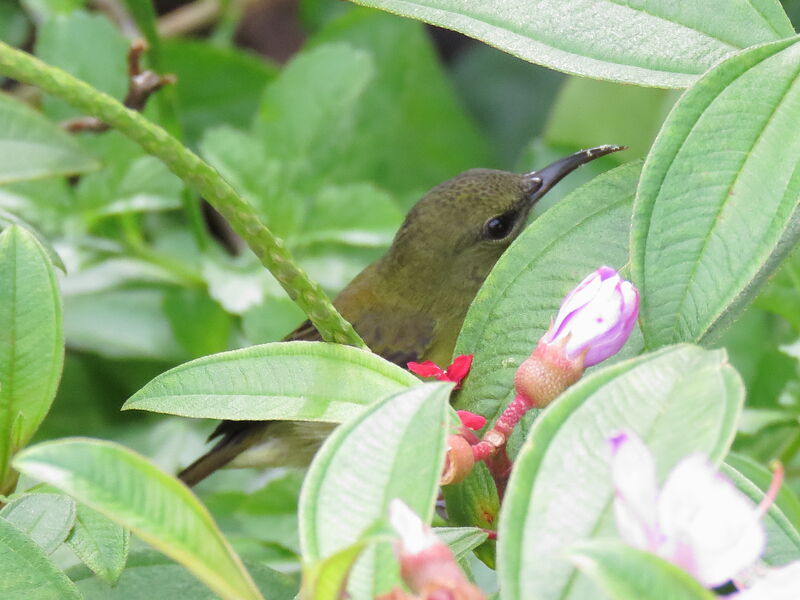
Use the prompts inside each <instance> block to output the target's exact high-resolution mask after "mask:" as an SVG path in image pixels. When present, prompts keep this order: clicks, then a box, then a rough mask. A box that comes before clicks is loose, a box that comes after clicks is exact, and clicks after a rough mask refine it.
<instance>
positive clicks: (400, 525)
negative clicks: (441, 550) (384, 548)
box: [389, 498, 441, 554]
mask: <svg viewBox="0 0 800 600" xmlns="http://www.w3.org/2000/svg"><path fill="white" fill-rule="evenodd" d="M389 523H390V524H391V525H392V529H394V530H395V532H397V535H398V536H400V543H401V544H402V547H403V551H404V552H405V553H407V554H419V553H420V552H422V551H423V550H426V549H428V548H430V547H431V546H436V545H437V544H439V543H441V542H439V538H437V537H436V535H435V534H434V533H433V531H431V529H430V527H428V526H427V525H426V524H425V523H423V522H422V519H420V518H419V517H418V516H417V515H416V513H414V511H412V510H411V509H410V508H409V507H408V505H407V504H406V503H405V502H403V501H402V500H400V499H399V498H395V499H394V500H392V501H391V502H389Z"/></svg>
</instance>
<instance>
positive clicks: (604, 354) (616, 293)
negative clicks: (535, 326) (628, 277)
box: [540, 267, 639, 367]
mask: <svg viewBox="0 0 800 600" xmlns="http://www.w3.org/2000/svg"><path fill="white" fill-rule="evenodd" d="M638 315H639V291H638V290H637V289H636V288H635V287H634V286H633V284H632V283H631V282H629V281H625V280H624V279H622V277H620V276H619V273H617V272H616V271H615V270H614V269H612V268H611V267H600V268H599V269H597V271H595V272H594V273H592V274H591V275H589V276H588V277H586V279H584V280H583V281H581V282H580V283H579V284H578V287H576V288H575V289H574V290H572V292H570V293H569V294H568V295H567V297H566V298H564V301H563V302H562V303H561V308H560V309H559V310H558V315H557V316H556V319H555V321H554V322H553V324H552V325H551V326H550V329H549V330H548V331H547V333H545V334H544V336H542V339H541V342H540V343H544V344H547V345H557V344H561V343H563V344H564V353H565V354H566V356H567V358H569V359H570V360H575V359H577V358H579V357H580V356H581V355H584V356H583V366H585V367H589V366H591V365H595V364H597V363H599V362H602V361H604V360H605V359H607V358H609V357H610V356H613V355H614V354H616V353H617V352H618V351H619V350H620V348H622V346H623V345H624V344H625V342H626V341H627V340H628V337H629V336H630V334H631V331H632V330H633V326H634V325H635V324H636V318H637V317H638Z"/></svg>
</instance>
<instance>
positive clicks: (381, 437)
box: [299, 383, 452, 599]
mask: <svg viewBox="0 0 800 600" xmlns="http://www.w3.org/2000/svg"><path fill="white" fill-rule="evenodd" d="M450 390H452V385H451V384H445V383H429V384H424V385H420V386H417V387H415V388H412V389H410V390H408V391H405V392H401V393H399V394H395V395H392V396H390V397H388V398H386V399H385V400H382V401H381V402H379V403H377V404H375V405H374V406H372V407H370V408H369V409H368V410H367V411H365V412H364V413H363V414H361V415H360V416H358V417H357V418H355V419H353V420H351V421H349V422H347V423H346V424H344V425H342V426H341V427H339V428H338V429H337V430H336V431H335V432H334V434H333V435H332V436H331V437H330V438H328V440H327V441H326V442H325V444H324V445H323V447H322V449H321V450H320V451H319V453H318V454H317V456H316V458H315V459H314V462H313V463H312V464H311V468H310V469H309V472H308V475H307V476H306V481H305V483H304V485H303V490H302V493H301V496H300V508H299V513H300V543H301V546H302V548H303V556H304V557H305V559H306V560H308V561H310V562H311V563H312V564H313V563H315V562H317V561H320V560H322V559H325V558H327V557H329V556H332V555H333V554H335V553H336V552H338V551H340V550H343V549H344V548H347V547H349V546H351V545H352V544H354V543H355V542H357V541H358V540H359V538H361V537H362V536H363V535H364V534H365V533H366V532H367V531H368V530H369V529H370V528H371V527H374V526H375V525H376V523H378V522H380V521H381V520H383V519H385V518H386V517H387V516H388V512H387V511H388V506H389V502H390V501H391V500H392V499H394V498H400V499H401V500H403V501H404V502H405V503H406V504H408V506H409V507H411V509H412V510H414V511H415V512H416V513H417V514H419V515H420V516H421V518H422V519H423V520H425V521H430V518H431V517H432V516H433V508H434V500H435V499H436V494H437V490H438V484H439V478H440V476H441V473H442V467H443V464H444V451H445V434H446V433H447V423H448V418H449V411H448V397H449V394H450ZM397 581H398V567H397V564H396V561H395V560H394V557H393V555H392V551H391V548H390V547H389V545H388V544H381V545H378V546H376V547H372V548H370V549H369V550H367V551H366V552H365V554H364V556H363V557H362V558H361V559H360V560H359V562H358V563H357V565H356V567H355V569H354V571H353V574H352V576H351V579H350V584H351V585H350V591H351V593H352V594H353V595H354V597H356V598H370V599H371V598H373V597H375V595H379V594H380V593H383V592H386V591H388V590H389V588H390V587H391V586H392V585H393V584H395V583H397Z"/></svg>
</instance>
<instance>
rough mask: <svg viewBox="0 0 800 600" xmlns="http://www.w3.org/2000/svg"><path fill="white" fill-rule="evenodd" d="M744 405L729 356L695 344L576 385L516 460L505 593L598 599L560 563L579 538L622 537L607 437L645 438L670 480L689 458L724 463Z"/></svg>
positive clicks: (502, 557)
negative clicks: (622, 432) (624, 432)
mask: <svg viewBox="0 0 800 600" xmlns="http://www.w3.org/2000/svg"><path fill="white" fill-rule="evenodd" d="M743 400H744V387H743V384H742V382H741V379H740V378H739V376H738V374H737V373H736V371H735V370H734V369H733V368H732V367H731V366H730V364H728V361H727V357H726V356H725V352H724V351H722V350H717V351H706V350H703V349H701V348H698V347H696V346H688V345H680V346H672V347H669V348H665V349H663V350H661V351H659V352H656V353H652V354H646V355H644V356H641V357H638V358H635V359H632V360H629V361H625V362H622V363H619V364H616V365H612V366H610V367H606V368H604V369H602V370H599V371H597V372H596V373H595V374H594V375H592V376H589V377H586V378H585V379H583V380H582V381H580V382H579V383H577V384H575V385H574V386H572V387H571V388H569V389H568V390H567V391H566V392H565V393H564V394H562V396H561V397H560V398H559V399H558V400H556V402H555V403H554V404H553V405H551V406H550V407H549V408H548V409H547V410H546V411H544V413H543V414H542V415H541V417H540V418H539V419H538V420H537V421H536V423H535V424H534V426H533V429H532V430H531V432H530V434H529V435H528V439H527V441H526V442H525V445H524V446H523V448H522V450H521V451H520V453H519V456H518V457H517V460H516V461H515V463H514V471H513V472H512V474H511V480H510V481H509V484H508V489H507V491H506V496H505V499H504V501H503V507H502V509H501V511H500V530H499V533H498V552H499V558H498V564H499V567H500V571H499V579H500V586H501V588H502V589H503V593H504V597H505V598H507V599H508V600H515V599H517V598H531V597H536V598H548V599H556V598H558V599H564V600H566V599H570V600H577V599H579V598H589V597H593V595H594V594H593V593H592V591H591V589H592V588H591V586H590V584H589V583H588V582H587V581H586V579H585V578H582V577H577V573H576V571H575V570H574V568H573V567H572V566H571V565H570V564H569V563H568V562H566V561H565V560H563V558H560V557H561V556H562V552H563V551H564V550H566V549H567V548H569V547H571V546H572V545H573V544H574V543H576V542H578V541H579V540H584V539H592V538H597V537H603V536H609V535H610V536H614V535H615V532H616V527H615V524H614V520H613V511H612V505H613V498H614V490H613V486H612V482H611V472H610V466H609V465H610V459H611V452H610V449H609V444H608V440H609V438H610V437H612V436H613V435H614V434H615V433H617V432H618V431H619V429H620V428H623V427H624V428H627V429H629V430H632V431H634V432H636V433H637V434H639V435H640V436H641V437H642V439H643V440H644V442H645V443H646V444H647V445H648V446H649V448H650V449H651V450H652V451H653V453H654V455H655V460H656V466H657V472H658V476H659V480H660V481H663V479H664V478H665V476H666V475H667V474H668V473H669V471H670V470H671V469H672V467H673V466H674V465H675V464H676V463H677V462H678V461H679V460H680V459H682V458H684V457H685V456H686V455H688V454H690V453H693V452H702V453H704V454H706V455H707V456H708V457H709V458H710V460H711V461H713V462H715V463H716V462H719V461H720V460H721V459H722V457H723V456H724V455H725V454H726V453H727V450H728V447H729V446H730V444H731V442H732V440H733V437H734V434H735V433H736V422H737V420H738V417H739V414H740V412H741V407H742V402H743ZM543 556H546V557H547V558H548V560H546V561H543V560H542V557H543Z"/></svg>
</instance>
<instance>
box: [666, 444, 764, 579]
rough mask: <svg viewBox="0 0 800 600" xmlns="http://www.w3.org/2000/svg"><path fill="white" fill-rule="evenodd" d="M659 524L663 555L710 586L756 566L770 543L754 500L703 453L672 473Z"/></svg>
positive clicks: (679, 464) (668, 479)
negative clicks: (662, 536)
mask: <svg viewBox="0 0 800 600" xmlns="http://www.w3.org/2000/svg"><path fill="white" fill-rule="evenodd" d="M658 522H659V524H660V527H661V531H662V533H663V535H664V538H665V541H664V544H663V545H662V547H661V549H660V550H659V554H660V555H661V556H662V557H664V558H666V559H667V560H670V561H671V562H674V563H675V564H677V565H678V566H681V567H683V568H684V569H686V570H687V571H688V572H690V573H691V574H692V575H694V576H695V577H696V578H697V579H698V580H699V581H700V582H701V583H703V584H704V585H706V586H707V587H715V586H718V585H722V584H723V583H725V582H727V581H729V580H730V579H733V577H735V576H736V574H737V573H739V572H740V571H742V570H743V569H745V568H747V567H749V566H750V565H752V564H753V563H754V562H756V561H757V560H758V557H759V556H761V553H762V552H763V551H764V546H765V543H766V536H765V533H764V527H763V525H762V524H761V522H760V521H759V519H758V515H757V513H756V511H755V507H754V506H753V505H752V503H751V502H750V500H749V499H748V498H747V497H746V496H745V495H744V494H742V493H741V492H739V491H738V490H737V489H736V487H734V485H733V484H732V483H731V482H730V481H728V480H727V479H725V478H724V477H723V476H722V475H720V474H718V473H717V471H716V469H715V468H714V467H713V466H712V465H711V464H710V463H709V462H708V460H707V459H706V458H705V457H703V456H702V455H700V454H694V455H691V456H688V457H686V458H685V459H683V460H682V461H681V462H680V463H678V465H677V466H676V467H675V468H674V469H673V470H672V472H671V473H670V475H669V477H668V478H667V481H666V483H665V484H664V488H663V489H662V491H661V494H660V496H659V500H658Z"/></svg>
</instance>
